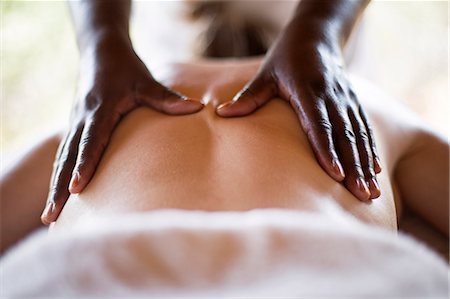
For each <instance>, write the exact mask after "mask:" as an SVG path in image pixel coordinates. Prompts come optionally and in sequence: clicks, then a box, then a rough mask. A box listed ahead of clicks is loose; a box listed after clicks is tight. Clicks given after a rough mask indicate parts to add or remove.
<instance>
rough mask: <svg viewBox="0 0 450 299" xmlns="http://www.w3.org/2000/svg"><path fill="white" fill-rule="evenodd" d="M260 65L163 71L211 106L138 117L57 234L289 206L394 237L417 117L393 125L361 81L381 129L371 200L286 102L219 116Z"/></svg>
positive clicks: (144, 112)
mask: <svg viewBox="0 0 450 299" xmlns="http://www.w3.org/2000/svg"><path fill="white" fill-rule="evenodd" d="M258 66H259V61H258V60H253V61H246V62H233V61H222V62H218V61H217V62H211V61H210V62H203V63H196V64H192V65H175V66H172V67H170V68H166V69H164V70H163V72H161V73H160V74H159V76H157V78H158V80H161V82H164V84H166V85H167V86H169V87H171V88H173V89H174V90H176V91H178V92H180V93H183V94H185V95H187V96H189V97H193V98H197V99H202V101H203V102H204V103H205V104H206V107H205V108H204V109H203V110H202V111H200V112H199V113H196V114H192V115H186V116H168V115H164V114H161V113H159V112H156V111H154V110H151V109H148V108H140V109H137V110H136V111H134V112H132V113H131V114H129V115H128V116H127V117H126V118H125V119H124V120H123V121H122V122H121V123H120V125H119V126H118V128H117V129H116V131H115V132H114V134H113V136H112V139H111V143H110V145H109V146H108V148H107V149H106V151H105V154H104V156H103V158H102V160H101V162H100V164H99V167H98V169H97V171H96V173H95V175H94V177H93V179H92V181H91V182H90V184H89V185H88V186H87V188H86V189H85V190H84V191H83V192H82V193H80V194H78V195H71V197H70V198H69V200H68V201H67V203H66V205H65V207H64V209H63V211H62V213H61V215H60V217H59V218H58V220H57V221H56V223H55V225H54V227H55V228H58V227H62V228H64V227H66V228H68V227H73V226H74V224H76V223H77V222H80V221H83V220H84V219H86V217H96V216H98V215H101V214H109V213H114V214H118V215H120V214H121V213H126V212H132V211H147V210H153V209H166V208H174V209H190V210H208V211H224V210H249V209H255V208H287V209H298V210H309V211H317V212H318V213H326V214H327V213H334V212H335V211H336V210H337V209H341V208H343V210H345V211H348V212H349V213H350V214H353V215H355V216H356V217H358V218H360V219H361V220H363V221H365V222H368V223H373V224H376V225H379V226H382V227H386V228H389V229H393V230H395V229H396V228H397V215H396V207H395V202H394V196H393V191H392V186H391V180H390V176H391V175H392V172H393V170H394V166H395V165H396V162H397V160H398V159H399V157H400V155H401V153H403V152H404V148H405V147H406V146H407V144H408V142H409V141H408V140H409V139H411V138H412V137H411V136H410V135H411V133H409V131H408V130H403V129H402V128H403V127H404V126H406V125H405V123H408V117H407V116H405V117H403V116H402V115H399V114H398V111H397V112H396V117H397V119H399V120H398V121H394V120H393V119H392V115H390V114H389V112H386V111H380V110H379V109H378V108H377V107H383V103H380V101H381V98H380V96H379V94H377V93H376V92H374V91H373V90H371V88H370V87H368V86H365V85H364V84H363V83H361V82H359V81H358V80H356V81H355V80H353V81H354V82H353V84H354V87H355V89H356V92H357V93H358V96H359V98H360V100H361V102H362V104H363V105H364V107H365V108H366V109H367V112H368V114H369V117H370V120H371V122H372V123H373V126H374V129H375V132H376V139H377V140H376V142H377V146H378V150H379V154H380V157H381V161H382V167H383V171H382V172H381V173H380V174H379V175H378V180H379V183H380V188H381V196H380V198H377V199H374V200H373V201H369V202H362V201H360V200H358V199H357V198H356V197H354V196H353V195H352V194H351V193H350V192H349V191H348V190H347V189H346V188H345V187H344V186H343V185H341V184H339V183H337V182H336V181H334V180H333V179H332V178H331V177H329V176H328V175H327V173H326V172H325V171H324V170H323V169H322V168H321V167H320V165H319V164H318V163H317V161H316V159H315V157H314V155H313V152H312V150H311V148H310V146H309V143H308V141H307V139H306V137H305V134H304V132H303V131H302V129H301V127H300V124H299V121H298V118H297V117H296V115H295V113H294V111H293V110H292V108H291V107H290V106H289V104H288V103H287V102H285V101H283V100H281V99H277V100H273V101H270V102H269V103H268V104H267V105H266V106H264V107H263V108H261V109H260V110H258V111H257V112H255V113H254V114H252V115H249V116H246V117H242V118H233V119H224V118H221V117H218V116H217V115H216V114H215V111H214V108H215V107H216V106H217V105H218V104H220V103H223V102H226V101H228V100H230V99H231V98H232V97H233V96H234V94H235V93H236V92H237V91H238V90H239V89H240V88H242V87H243V86H244V85H245V83H246V82H247V81H248V80H249V78H250V77H251V76H252V75H254V73H255V72H256V70H257V68H258ZM403 131H404V133H402V132H403ZM399 134H400V135H399ZM401 134H403V135H401ZM400 136H401V138H399V137H400ZM394 141H395V142H394Z"/></svg>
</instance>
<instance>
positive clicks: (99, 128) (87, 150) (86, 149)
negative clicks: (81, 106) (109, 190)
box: [69, 112, 119, 194]
mask: <svg viewBox="0 0 450 299" xmlns="http://www.w3.org/2000/svg"><path fill="white" fill-rule="evenodd" d="M118 121H119V116H118V115H109V114H108V115H106V114H105V112H97V113H95V114H94V115H93V116H92V117H91V118H90V119H89V120H88V121H87V122H86V124H85V126H84V129H83V134H82V135H81V139H80V143H79V146H78V156H77V159H76V163H75V167H74V169H73V172H72V178H71V180H70V184H69V191H70V193H72V194H74V193H80V192H81V191H83V189H84V188H85V187H86V186H87V184H88V183H89V182H90V180H91V178H92V177H93V175H94V173H95V170H96V169H97V166H98V163H99V162H100V159H101V157H102V156H103V153H104V152H105V149H106V147H107V145H108V143H109V140H110V139H111V135H112V132H113V130H114V128H115V126H116V124H117V123H118Z"/></svg>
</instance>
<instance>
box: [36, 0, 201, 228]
mask: <svg viewBox="0 0 450 299" xmlns="http://www.w3.org/2000/svg"><path fill="white" fill-rule="evenodd" d="M70 5H71V8H72V14H73V16H74V23H75V27H76V29H77V33H78V34H77V35H78V45H79V48H80V57H81V59H80V80H79V85H78V96H77V98H78V99H77V101H76V103H75V106H74V108H73V110H72V117H71V128H70V129H69V131H68V132H67V133H66V136H65V137H64V138H63V142H62V143H61V145H60V148H59V150H58V153H57V156H56V162H55V167H54V170H53V175H52V180H51V183H50V190H51V191H50V193H49V197H48V200H47V205H46V208H45V210H44V212H43V214H42V221H43V222H44V223H46V224H48V223H50V222H52V221H54V220H55V219H56V218H57V216H58V214H59V213H60V212H61V209H62V207H63V206H64V204H65V202H66V200H67V198H68V197H69V195H70V193H69V191H70V192H72V193H78V192H81V191H82V190H83V189H84V188H85V187H86V185H87V184H88V183H89V181H90V179H91V178H92V176H93V175H94V172H95V169H96V167H97V164H98V162H99V160H100V158H101V157H102V155H103V152H104V150H105V148H106V146H107V145H108V143H109V139H110V137H111V134H112V132H113V131H114V129H115V127H116V126H117V124H118V123H119V121H120V120H121V119H122V117H123V116H125V115H126V114H127V113H129V112H130V111H132V110H134V109H136V108H137V107H140V106H147V107H151V108H152V109H155V110H157V111H161V112H164V113H167V114H177V115H179V114H189V113H194V112H197V111H199V110H200V109H202V107H203V106H202V104H201V103H200V102H198V101H195V100H192V99H188V98H187V97H185V96H182V95H180V94H178V93H175V92H173V91H172V90H170V89H168V88H167V87H165V86H163V85H161V84H160V83H159V82H157V81H156V80H155V79H154V78H153V77H152V75H151V74H150V72H149V71H148V69H147V68H146V67H145V65H144V63H143V62H142V61H141V60H140V59H139V58H138V57H137V55H136V54H135V52H134V50H133V48H132V45H131V41H130V39H129V36H128V20H129V14H130V5H131V4H130V1H126V0H125V1H104V0H97V1H81V2H78V1H70Z"/></svg>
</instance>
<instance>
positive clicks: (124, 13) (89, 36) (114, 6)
mask: <svg viewBox="0 0 450 299" xmlns="http://www.w3.org/2000/svg"><path fill="white" fill-rule="evenodd" d="M69 6H70V11H71V14H72V19H73V23H74V26H75V30H76V34H77V41H78V47H79V49H80V52H81V53H83V52H84V51H86V50H87V49H88V48H89V47H91V46H92V45H93V44H95V43H97V42H99V41H100V40H102V39H103V38H104V37H105V36H108V37H113V38H120V39H124V40H127V41H129V19H130V11H131V0H82V1H69Z"/></svg>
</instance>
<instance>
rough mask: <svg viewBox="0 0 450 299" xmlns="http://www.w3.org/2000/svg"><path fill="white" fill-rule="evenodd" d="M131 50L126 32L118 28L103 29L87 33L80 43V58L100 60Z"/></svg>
mask: <svg viewBox="0 0 450 299" xmlns="http://www.w3.org/2000/svg"><path fill="white" fill-rule="evenodd" d="M124 50H125V51H127V50H132V45H131V40H130V37H129V35H128V32H125V31H124V30H122V29H120V28H103V29H99V30H95V31H93V32H89V33H88V34H86V35H85V38H84V39H83V40H82V41H80V56H81V57H82V58H83V57H85V56H89V57H94V58H101V57H103V56H105V55H107V56H110V55H114V54H115V53H117V52H119V51H124Z"/></svg>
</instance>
